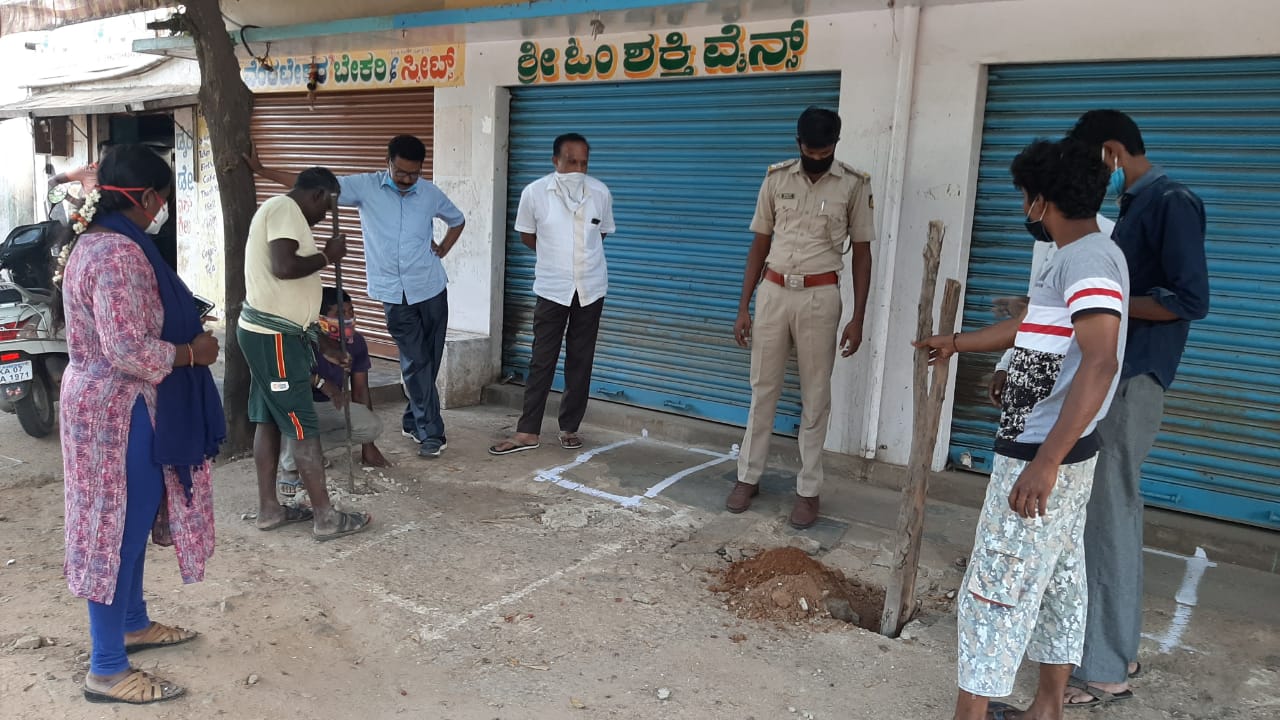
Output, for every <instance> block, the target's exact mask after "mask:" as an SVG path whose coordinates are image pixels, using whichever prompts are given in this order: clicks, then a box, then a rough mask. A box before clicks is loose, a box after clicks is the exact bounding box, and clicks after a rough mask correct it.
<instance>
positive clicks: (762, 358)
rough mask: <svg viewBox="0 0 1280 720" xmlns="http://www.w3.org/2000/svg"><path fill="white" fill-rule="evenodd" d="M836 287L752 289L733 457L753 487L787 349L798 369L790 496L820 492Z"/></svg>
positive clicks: (761, 470) (764, 284) (764, 450)
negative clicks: (744, 389)
mask: <svg viewBox="0 0 1280 720" xmlns="http://www.w3.org/2000/svg"><path fill="white" fill-rule="evenodd" d="M840 312H841V300H840V286H839V285H822V286H819V287H812V288H802V289H795V290H793V289H789V288H784V287H782V286H781V285H778V284H777V283H774V282H770V281H769V280H765V281H763V282H761V283H760V285H759V287H758V288H757V289H756V313H755V318H754V321H753V322H752V328H751V412H750V416H749V417H748V419H747V432H746V435H745V437H744V438H743V440H742V451H741V453H740V454H739V456H738V480H739V481H740V482H744V483H750V484H752V485H756V484H758V483H759V482H760V476H761V474H763V473H764V469H765V466H766V464H767V461H768V458H769V436H770V435H772V434H773V421H774V415H775V413H776V412H777V409H778V398H779V397H780V396H781V395H782V383H783V379H784V376H785V373H786V367H787V359H788V358H789V357H790V355H791V350H792V348H794V349H795V351H796V360H797V364H798V365H799V368H800V404H801V410H800V462H801V468H800V474H799V475H797V476H796V493H797V494H799V495H801V496H804V497H816V496H817V495H818V494H819V492H821V490H822V447H823V445H825V444H826V441H827V422H828V420H829V419H830V417H831V371H832V370H833V369H834V368H835V362H836V332H837V329H838V326H839V324H840Z"/></svg>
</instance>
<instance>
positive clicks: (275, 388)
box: [271, 381, 289, 392]
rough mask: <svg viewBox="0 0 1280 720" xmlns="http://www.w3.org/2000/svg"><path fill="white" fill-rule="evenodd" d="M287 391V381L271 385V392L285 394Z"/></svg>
mask: <svg viewBox="0 0 1280 720" xmlns="http://www.w3.org/2000/svg"><path fill="white" fill-rule="evenodd" d="M288 389H289V383H288V381H280V382H273V383H271V392H285V391H286V390H288Z"/></svg>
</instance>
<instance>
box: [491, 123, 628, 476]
mask: <svg viewBox="0 0 1280 720" xmlns="http://www.w3.org/2000/svg"><path fill="white" fill-rule="evenodd" d="M590 152H591V147H590V145H588V144H587V139H586V138H584V137H582V136H581V135H578V134H576V133H569V134H565V135H561V136H560V137H557V138H556V140H555V144H554V145H553V155H552V158H551V162H552V164H553V165H554V166H555V169H556V171H555V172H554V173H551V174H550V175H547V176H545V177H542V178H539V179H538V180H535V181H534V182H532V183H530V184H529V185H528V187H526V188H525V189H524V192H522V193H521V194H520V208H519V210H518V211H517V212H516V231H517V232H519V233H520V240H521V241H522V242H523V243H524V244H525V245H526V246H528V247H529V249H530V250H533V251H534V252H536V253H537V255H538V260H537V263H536V265H535V266H534V273H533V291H534V293H535V294H536V295H537V296H538V302H537V305H536V306H535V307H534V311H533V353H532V357H531V358H530V360H529V374H528V376H527V377H526V378H525V391H524V412H523V413H522V414H521V415H520V422H519V423H518V424H517V425H516V434H515V437H513V438H512V439H510V440H506V441H503V442H501V443H498V444H497V445H494V446H492V447H490V448H489V452H490V453H491V454H493V455H510V454H511V453H517V452H521V451H524V450H533V449H534V448H537V447H538V445H539V442H540V441H539V436H540V435H541V433H542V416H543V413H544V412H545V411H546V408H547V394H548V393H549V392H551V383H552V381H553V380H554V379H555V374H556V360H557V359H558V358H559V357H560V346H561V344H563V345H564V346H565V357H564V396H563V398H561V401H560V436H559V439H560V446H561V447H563V448H565V449H566V450H576V449H578V448H580V447H582V439H581V438H579V437H578V426H579V425H580V424H581V423H582V417H583V415H585V414H586V411H587V398H588V397H589V396H590V392H591V365H592V362H593V361H594V359H595V352H596V336H597V334H598V333H599V330H600V313H601V311H602V310H603V309H604V296H605V293H606V292H607V291H608V289H609V273H608V269H607V268H606V266H605V258H604V239H605V237H606V236H607V235H609V234H610V233H612V232H614V231H615V230H616V228H615V227H614V224H613V196H612V195H611V194H610V193H609V188H608V187H606V186H605V184H604V183H602V182H600V181H599V180H596V179H595V178H593V177H589V176H587V158H588V155H589V154H590ZM566 326H567V332H566Z"/></svg>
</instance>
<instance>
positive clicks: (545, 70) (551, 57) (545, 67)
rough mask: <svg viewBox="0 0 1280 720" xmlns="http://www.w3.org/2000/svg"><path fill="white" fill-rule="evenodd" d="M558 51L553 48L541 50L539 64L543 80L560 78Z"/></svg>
mask: <svg viewBox="0 0 1280 720" xmlns="http://www.w3.org/2000/svg"><path fill="white" fill-rule="evenodd" d="M559 64H560V51H559V50H557V49H555V48H547V49H546V50H543V51H542V58H541V60H540V62H539V65H540V66H541V68H542V77H543V79H544V80H558V79H559V78H560V68H559V67H558V65H559Z"/></svg>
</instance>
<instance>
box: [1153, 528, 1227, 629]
mask: <svg viewBox="0 0 1280 720" xmlns="http://www.w3.org/2000/svg"><path fill="white" fill-rule="evenodd" d="M1142 550H1143V552H1147V553H1150V554H1152V555H1158V556H1160V557H1167V558H1173V559H1175V560H1182V561H1183V562H1184V563H1186V570H1185V571H1184V572H1183V575H1182V584H1181V585H1180V586H1179V587H1178V592H1177V594H1176V595H1174V596H1173V601H1174V602H1175V603H1176V604H1177V608H1176V609H1175V610H1174V612H1173V617H1172V618H1171V619H1170V620H1169V627H1168V628H1167V629H1165V631H1164V633H1163V634H1161V635H1154V634H1150V633H1143V634H1142V637H1144V638H1146V639H1148V640H1153V641H1155V642H1158V643H1160V652H1161V653H1163V654H1168V653H1171V652H1173V651H1174V649H1176V648H1181V649H1183V650H1189V651H1191V652H1199V650H1196V649H1195V648H1193V647H1191V646H1189V645H1183V644H1182V636H1183V634H1184V633H1186V631H1187V626H1189V625H1190V624H1191V612H1192V609H1193V608H1194V607H1195V606H1196V605H1197V604H1198V602H1199V591H1200V581H1201V580H1203V579H1204V573H1205V571H1206V570H1208V569H1209V568H1211V567H1217V566H1218V564H1217V563H1215V562H1213V561H1211V560H1209V556H1208V555H1207V554H1206V553H1205V551H1204V548H1202V547H1197V548H1196V552H1195V555H1190V556H1188V555H1179V554H1177V553H1171V552H1167V551H1164V550H1156V549H1154V548H1146V547H1144V548H1143V549H1142Z"/></svg>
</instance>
